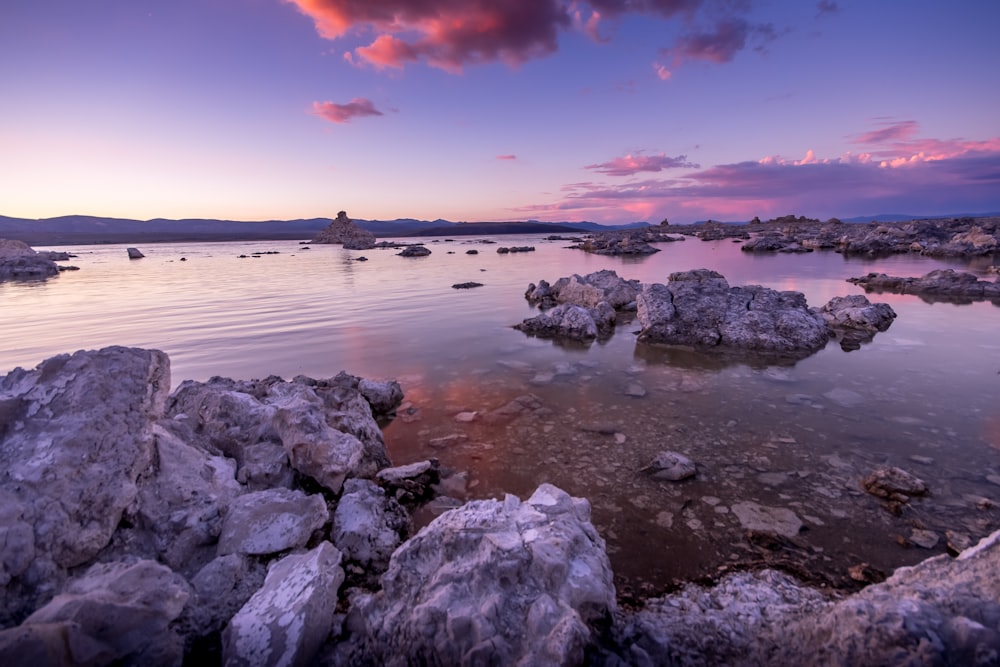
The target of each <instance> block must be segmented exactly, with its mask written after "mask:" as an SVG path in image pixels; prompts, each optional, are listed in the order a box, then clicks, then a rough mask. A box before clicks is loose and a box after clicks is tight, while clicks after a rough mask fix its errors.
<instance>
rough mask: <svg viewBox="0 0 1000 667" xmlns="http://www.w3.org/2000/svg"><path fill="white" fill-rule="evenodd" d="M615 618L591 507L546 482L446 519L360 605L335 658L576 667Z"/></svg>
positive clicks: (402, 555)
mask: <svg viewBox="0 0 1000 667" xmlns="http://www.w3.org/2000/svg"><path fill="white" fill-rule="evenodd" d="M614 609H615V593H614V586H613V584H612V576H611V569H610V567H609V564H608V560H607V556H606V554H605V552H604V541H603V540H602V539H601V538H600V537H599V536H598V534H597V532H596V531H595V530H594V527H593V525H592V524H591V523H590V507H589V504H588V503H587V502H586V501H585V500H580V499H574V498H571V497H570V496H569V495H567V494H566V493H564V492H563V491H560V490H559V489H557V488H556V487H553V486H551V485H549V484H543V485H542V486H540V487H539V488H538V489H537V490H536V491H535V493H534V494H533V495H532V496H531V498H529V499H528V500H527V501H525V502H521V501H520V500H518V499H517V498H516V497H514V496H509V495H508V496H507V498H506V499H505V500H503V501H499V500H479V501H472V502H470V503H467V504H466V505H465V506H463V507H462V508H459V509H456V510H452V511H450V512H446V513H444V514H442V515H441V516H440V517H438V518H437V519H435V520H434V521H432V522H431V523H430V524H429V525H428V526H427V527H425V528H424V529H423V530H421V531H420V532H419V533H418V534H417V535H416V536H415V537H413V538H412V539H410V540H408V541H407V542H406V543H404V545H403V546H402V547H400V549H399V550H397V551H396V553H395V554H393V557H392V560H391V562H390V564H389V570H388V571H387V572H386V574H385V575H384V576H383V577H382V590H381V591H380V592H378V593H376V594H374V595H359V596H357V597H356V598H354V600H353V605H352V609H351V612H350V614H349V617H348V620H347V627H348V629H349V630H350V632H351V637H350V640H349V641H348V642H344V643H342V644H340V645H338V647H337V651H338V654H337V656H336V658H337V659H336V661H338V662H340V663H343V664H347V663H349V662H355V663H357V662H361V663H378V664H405V663H407V662H412V661H423V662H428V663H435V664H524V665H528V664H532V665H538V664H580V663H582V662H583V659H584V652H585V650H586V648H587V647H588V646H589V645H590V644H591V643H592V642H593V641H594V640H595V639H596V637H597V631H596V626H597V625H598V624H600V623H602V622H604V621H605V620H607V619H608V618H609V615H610V614H611V613H612V612H613V610H614Z"/></svg>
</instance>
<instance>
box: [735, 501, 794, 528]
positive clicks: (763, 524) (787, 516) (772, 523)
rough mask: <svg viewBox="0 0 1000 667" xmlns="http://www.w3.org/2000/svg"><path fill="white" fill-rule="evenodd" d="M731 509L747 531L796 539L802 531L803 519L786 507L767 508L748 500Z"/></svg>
mask: <svg viewBox="0 0 1000 667" xmlns="http://www.w3.org/2000/svg"><path fill="white" fill-rule="evenodd" d="M730 509H731V510H732V512H733V514H735V515H736V518H737V519H739V520H740V525H741V526H743V528H744V529H745V530H752V531H756V532H764V533H776V534H778V535H781V536H782V537H795V536H796V535H798V534H799V531H800V530H802V519H800V518H799V517H798V516H797V515H796V514H795V512H793V511H792V510H790V509H787V508H785V507H767V506H766V505H760V504H758V503H755V502H752V501H749V500H747V501H743V502H739V503H736V504H735V505H733V506H732V507H731V508H730Z"/></svg>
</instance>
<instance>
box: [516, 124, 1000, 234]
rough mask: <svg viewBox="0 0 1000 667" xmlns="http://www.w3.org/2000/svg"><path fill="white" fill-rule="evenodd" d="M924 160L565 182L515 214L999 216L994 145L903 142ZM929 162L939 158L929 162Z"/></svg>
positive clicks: (824, 162) (838, 160)
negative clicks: (552, 196) (554, 197)
mask: <svg viewBox="0 0 1000 667" xmlns="http://www.w3.org/2000/svg"><path fill="white" fill-rule="evenodd" d="M917 144H920V145H923V146H925V147H927V148H928V149H937V150H930V152H926V153H924V154H922V155H921V154H920V153H919V152H918V153H913V154H910V153H905V152H904V153H901V154H898V155H896V156H895V157H892V158H886V159H877V158H876V159H873V157H872V155H871V154H869V153H860V154H853V153H847V154H845V155H842V156H840V157H833V158H830V157H821V156H817V155H816V154H815V153H814V151H812V150H809V151H806V153H805V155H804V156H803V157H802V158H800V159H785V158H782V157H780V156H769V157H766V158H763V159H761V160H758V161H752V162H751V161H748V162H740V163H734V164H723V165H716V166H713V167H710V168H708V169H702V170H699V171H694V172H685V173H683V174H681V175H678V176H676V177H673V178H662V179H647V180H636V181H629V182H627V183H622V184H607V183H600V182H582V183H571V184H568V185H566V186H565V187H564V188H563V192H562V196H561V198H560V199H559V200H558V201H555V202H551V203H547V204H537V205H534V206H532V207H525V210H529V211H531V212H532V213H533V214H535V215H536V216H546V217H548V219H559V218H560V217H562V219H566V216H567V215H568V214H572V215H573V216H574V217H576V218H578V219H592V220H598V221H602V220H608V221H612V220H613V221H621V220H623V219H625V216H623V211H632V212H639V211H653V212H655V215H654V214H652V213H651V214H650V215H649V216H648V219H650V220H653V219H655V218H659V217H663V216H666V217H669V218H670V219H671V220H674V219H675V218H677V219H678V221H684V220H687V221H691V220H697V219H706V218H713V219H725V220H749V219H750V218H752V217H753V216H754V215H759V216H761V217H765V216H774V215H784V214H787V213H796V214H799V215H810V216H814V217H819V218H827V217H832V216H836V217H853V216H859V215H873V214H877V213H905V214H911V215H938V214H949V213H964V212H970V213H974V212H977V211H979V212H986V211H995V210H998V209H1000V137H998V138H993V139H988V140H983V141H966V140H951V141H942V140H932V139H922V140H920V139H912V140H910V141H909V142H907V148H912V147H913V146H915V145H917ZM932 155H935V156H940V157H935V158H934V159H931V157H932Z"/></svg>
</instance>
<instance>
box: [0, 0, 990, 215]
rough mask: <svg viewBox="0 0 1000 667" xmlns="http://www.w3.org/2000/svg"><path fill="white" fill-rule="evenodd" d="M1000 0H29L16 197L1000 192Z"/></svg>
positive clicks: (863, 209)
mask: <svg viewBox="0 0 1000 667" xmlns="http://www.w3.org/2000/svg"><path fill="white" fill-rule="evenodd" d="M998 26H1000V2H997V0H955V1H954V2H941V1H939V0H935V1H924V0H908V1H905V2H904V1H903V0H857V1H853V0H819V1H816V0H771V1H761V2H754V1H752V0H588V1H584V0H503V1H497V0H411V1H406V0H197V1H194V0H86V1H85V2H84V1H81V0H3V3H2V5H0V215H7V216H14V217H25V218H47V217H54V216H61V215H71V214H80V215H96V216H104V217H119V218H136V219H150V218H221V219H232V220H270V219H296V218H313V217H334V216H336V214H337V212H338V211H340V210H346V211H347V212H348V214H349V215H350V216H351V217H352V218H359V219H380V220H389V219H395V218H417V219H424V220H433V219H438V218H443V219H447V220H453V221H497V220H527V219H534V220H544V221H583V220H588V221H594V222H601V223H609V224H610V223H625V222H633V221H641V220H644V221H648V222H651V223H654V224H655V223H658V222H660V221H661V220H663V219H668V220H669V221H671V222H674V223H686V222H692V221H696V220H704V219H715V220H732V221H741V220H744V221H745V220H749V219H750V218H752V217H754V216H759V217H760V218H762V219H768V218H770V217H775V216H780V215H786V214H795V215H806V216H809V217H815V218H820V219H826V218H829V217H840V218H848V217H855V216H868V215H876V214H884V213H901V214H911V215H917V216H929V215H943V214H958V213H980V212H994V211H1000V39H998V38H997V29H998Z"/></svg>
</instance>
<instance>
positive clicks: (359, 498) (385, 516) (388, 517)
mask: <svg viewBox="0 0 1000 667" xmlns="http://www.w3.org/2000/svg"><path fill="white" fill-rule="evenodd" d="M407 523H408V519H407V516H406V513H405V512H404V511H403V509H402V508H401V507H400V506H399V504H398V503H397V502H396V501H395V500H394V499H392V498H389V497H387V496H386V493H385V490H384V489H382V488H380V487H378V486H376V485H375V483H374V482H371V481H369V480H366V479H349V480H347V482H346V483H345V484H344V493H343V495H341V497H340V500H339V501H338V502H337V509H336V510H335V511H334V513H333V530H332V532H331V539H332V540H333V543H334V545H335V546H336V547H337V548H338V549H339V550H340V552H341V553H342V554H343V555H344V558H345V559H347V560H349V561H353V562H354V563H357V564H358V565H360V566H361V567H364V568H372V569H374V570H375V571H377V572H381V571H383V570H384V569H385V567H386V565H388V563H389V557H390V556H391V555H392V552H393V551H395V550H396V547H398V546H399V543H400V542H401V541H402V538H401V536H400V535H401V533H402V532H403V530H405V528H406V526H407Z"/></svg>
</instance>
